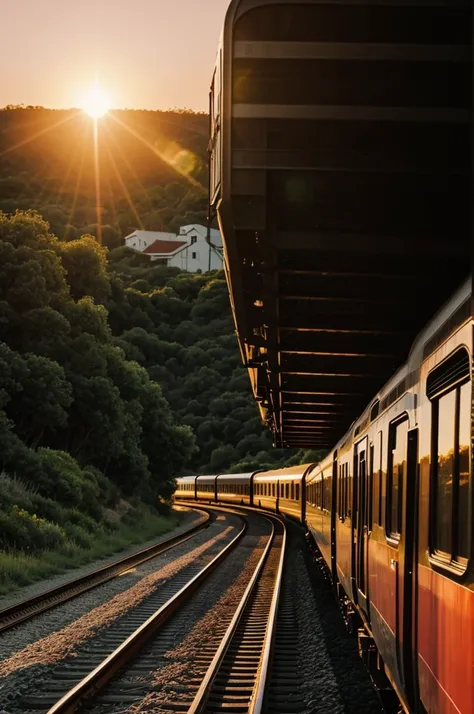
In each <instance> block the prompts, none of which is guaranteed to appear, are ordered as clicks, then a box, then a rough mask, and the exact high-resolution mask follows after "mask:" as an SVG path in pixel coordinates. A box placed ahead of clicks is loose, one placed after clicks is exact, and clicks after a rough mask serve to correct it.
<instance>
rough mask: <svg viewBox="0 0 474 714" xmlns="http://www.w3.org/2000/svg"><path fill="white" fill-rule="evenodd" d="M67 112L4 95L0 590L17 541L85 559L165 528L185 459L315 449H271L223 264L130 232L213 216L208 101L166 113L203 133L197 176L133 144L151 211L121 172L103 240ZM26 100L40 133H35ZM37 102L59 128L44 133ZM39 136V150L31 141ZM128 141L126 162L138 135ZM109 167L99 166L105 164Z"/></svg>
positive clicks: (196, 463)
mask: <svg viewBox="0 0 474 714" xmlns="http://www.w3.org/2000/svg"><path fill="white" fill-rule="evenodd" d="M43 113H44V115H43ZM54 114H55V113H54V112H51V113H50V112H48V111H46V110H38V109H31V110H29V109H9V110H4V111H3V112H0V125H1V126H2V131H1V132H0V142H1V149H2V150H3V151H5V150H7V149H5V147H8V146H9V145H11V143H9V142H11V139H12V136H11V134H12V132H13V128H14V129H15V131H14V132H13V133H14V134H15V136H16V141H17V143H16V146H17V149H16V150H15V151H11V152H8V150H7V154H6V158H5V157H4V158H2V160H1V161H0V169H1V170H0V175H1V178H0V182H3V183H2V187H1V189H0V207H1V209H2V210H1V211H0V473H1V476H0V547H1V549H2V551H3V553H2V555H1V556H0V561H1V560H2V558H3V561H2V562H0V573H2V572H3V575H1V574H0V591H1V588H2V577H4V578H6V582H5V583H4V585H5V586H8V584H9V583H10V582H11V580H12V579H13V581H15V582H18V581H19V580H21V579H22V578H24V577H30V575H28V576H26V575H25V573H26V572H27V571H28V568H26V567H25V563H24V562H23V561H21V565H19V564H18V554H19V553H20V554H23V555H24V556H25V557H27V558H30V560H31V558H32V557H33V556H35V557H36V559H38V557H39V554H42V557H43V555H44V553H49V552H51V551H60V552H61V553H62V554H63V555H64V557H65V558H66V560H67V557H71V554H72V553H74V557H75V559H76V560H77V558H78V552H79V551H80V552H81V553H87V552H89V551H91V549H92V548H93V545H94V544H97V543H103V544H105V545H104V548H105V549H107V548H112V549H113V548H116V547H118V546H119V545H120V544H123V542H126V541H127V539H128V540H130V538H131V535H132V534H133V537H134V538H137V537H140V535H141V537H142V538H144V537H147V536H148V535H149V533H152V532H156V529H157V527H158V524H157V520H156V517H157V514H158V513H161V514H162V515H161V516H160V518H162V520H163V519H165V520H166V518H169V515H168V514H169V511H168V506H167V504H168V503H169V499H170V497H171V495H172V493H173V490H174V478H175V476H176V475H178V474H187V473H209V472H210V473H216V472H218V471H233V472H242V471H247V470H253V469H258V468H268V467H271V466H280V465H286V464H293V463H294V464H297V463H303V462H307V461H309V460H314V459H316V458H318V456H319V455H318V454H315V453H310V452H291V451H284V450H275V449H273V448H272V439H271V434H270V433H269V431H268V430H267V429H266V428H265V427H264V426H263V425H262V423H261V421H260V418H259V415H258V410H257V407H256V405H255V404H254V402H253V399H252V396H251V392H250V384H249V380H248V376H247V372H246V370H245V369H244V368H243V366H242V365H241V361H240V353H239V350H238V347H237V340H236V336H235V331H234V325H233V319H232V315H231V311H230V305H229V299H228V293H227V287H226V283H225V279H224V275H223V273H221V272H213V273H207V274H203V275H198V274H190V273H186V272H180V271H179V270H178V269H176V268H167V267H165V266H162V265H159V264H157V263H153V262H150V259H149V258H148V257H147V256H146V255H143V254H140V253H137V252H135V251H133V250H131V249H129V248H126V247H125V246H124V245H123V244H122V245H121V243H123V235H124V234H125V233H126V232H127V231H129V230H133V229H135V228H136V227H141V226H142V225H143V224H144V223H146V227H153V228H162V227H163V228H166V229H170V230H175V229H178V228H179V226H180V225H181V224H182V222H184V221H187V222H189V221H190V220H195V221H198V220H200V221H201V222H203V220H204V219H203V216H202V211H203V210H204V211H205V209H204V204H205V193H204V199H203V198H202V196H201V194H200V193H199V191H202V189H198V186H199V183H198V182H199V180H203V179H202V176H201V179H199V175H200V171H201V170H202V164H203V162H204V148H203V145H202V136H201V134H199V133H197V134H195V135H194V134H192V132H191V129H189V127H194V128H195V127H196V126H198V125H199V126H200V127H201V128H202V130H204V129H205V126H206V121H205V120H206V117H203V116H201V115H193V114H182V113H177V114H176V115H172V119H173V121H171V119H170V117H169V116H167V121H169V125H170V126H171V125H172V126H173V127H174V128H175V130H176V132H177V133H178V134H179V136H178V135H175V134H173V135H172V138H171V139H169V141H168V145H171V144H173V145H176V146H177V145H178V144H179V145H180V146H184V137H185V136H187V135H188V134H189V133H190V132H191V135H193V136H198V137H199V141H197V144H196V145H194V144H192V143H191V148H189V147H187V148H186V149H184V148H183V149H182V151H184V152H186V151H187V152H188V153H189V154H193V155H195V152H200V153H197V154H196V156H198V157H199V158H198V159H195V160H194V163H193V166H194V175H193V172H192V171H191V173H190V174H189V175H183V173H184V172H183V171H181V169H180V171H181V172H178V173H177V171H176V167H175V168H174V169H172V170H171V169H170V166H169V164H168V163H167V162H164V164H165V165H166V166H167V169H166V170H165V169H163V167H161V169H160V166H159V165H158V166H155V164H156V163H158V158H157V156H156V155H154V154H152V159H151V160H150V157H149V156H148V154H149V153H150V150H149V149H148V154H144V155H143V156H142V155H141V154H140V152H138V154H137V157H136V168H135V180H136V181H137V182H138V183H139V184H140V185H141V188H140V190H141V192H142V193H145V194H146V195H147V197H148V199H147V200H149V203H150V206H151V209H150V210H149V211H146V210H145V204H144V203H140V202H139V201H138V199H137V198H136V196H138V193H136V191H137V192H138V188H137V186H136V185H135V184H134V183H133V181H132V180H131V179H130V180H128V179H127V184H125V180H126V179H125V178H124V179H123V182H124V183H123V185H122V184H120V182H118V183H116V184H113V190H112V188H111V186H112V184H110V186H109V188H110V192H109V193H107V192H105V197H104V201H103V204H104V211H103V214H102V215H103V216H107V220H109V213H108V212H110V216H112V215H113V216H114V217H115V218H114V219H113V220H112V218H110V224H109V225H110V227H111V229H113V231H115V233H114V235H115V236H116V239H114V240H111V241H110V242H109V244H108V245H107V241H106V240H105V226H106V225H107V224H105V225H104V236H103V238H104V240H103V241H102V244H101V242H100V241H99V237H100V236H99V235H98V234H97V231H95V232H94V230H95V228H96V226H94V225H92V226H91V225H90V224H87V223H85V221H86V218H87V211H88V210H89V209H90V210H91V211H92V209H93V202H94V200H95V198H94V196H95V194H94V191H93V190H92V188H91V189H90V192H89V194H88V193H87V191H85V190H83V188H81V184H78V185H79V189H77V185H76V184H77V182H78V181H79V178H78V176H79V174H78V173H77V172H78V169H77V166H76V162H72V164H71V165H70V166H69V170H70V173H71V172H72V173H74V172H75V174H76V175H73V176H71V175H70V174H68V172H67V159H66V157H67V156H68V147H67V143H64V142H66V139H65V137H64V136H63V135H62V134H59V135H58V136H57V140H53V139H52V138H51V134H55V132H56V131H58V127H56V125H55V124H54V121H53V118H54V117H53V115H54ZM132 114H133V113H132ZM137 114H141V113H140V112H138V113H137ZM145 114H151V115H154V114H158V115H160V117H158V118H156V117H148V118H147V121H146V122H144V126H145V125H146V127H148V131H149V133H150V135H151V138H150V137H149V138H150V143H152V144H153V145H156V142H153V141H152V139H153V129H152V128H150V127H153V121H155V122H156V123H157V125H159V124H160V121H161V120H162V119H163V117H161V114H163V113H160V112H148V113H145ZM165 114H166V113H165ZM169 114H170V115H171V113H169ZM30 115H31V117H30V118H31V122H32V123H33V125H34V129H35V135H38V134H39V138H37V139H35V140H34V141H27V142H26V143H22V141H23V142H25V139H24V138H23V139H22V138H21V137H22V131H26V129H25V127H26V126H28V117H29V116H30ZM38 116H40V117H41V118H42V119H43V120H44V121H46V119H45V117H46V118H48V121H49V122H50V123H51V122H52V123H53V125H54V128H53V129H51V130H49V131H46V132H44V133H42V134H41V131H42V130H41V129H40V125H39V124H38V123H37V117H38ZM142 119H143V118H142ZM76 120H77V122H79V121H82V117H81V118H80V119H79V118H77V119H76ZM16 121H18V122H19V127H20V128H18V127H17V126H16ZM56 121H57V120H56ZM71 121H73V120H71ZM129 121H131V120H129ZM137 122H138V119H137ZM63 126H64V123H63V124H60V128H61V131H63ZM194 128H193V131H194ZM30 131H32V127H31V126H30ZM43 131H44V127H43ZM142 131H145V129H144V128H143V129H142ZM155 131H158V130H157V129H155ZM179 132H181V134H180V133H179ZM6 135H7V136H8V135H10V140H9V141H6V139H5V136H6ZM140 135H141V134H140ZM127 136H128V133H127ZM61 137H62V138H61ZM136 141H138V140H136ZM5 142H6V143H5ZM37 142H39V143H40V144H41V143H42V150H41V151H42V153H41V156H43V158H44V157H46V156H47V157H48V158H47V159H46V158H45V160H44V163H41V162H40V161H39V159H38V158H37V157H35V152H36V151H37V150H38V149H37ZM61 142H63V143H62V144H61ZM199 142H201V143H199ZM141 144H142V142H138V145H139V146H141ZM58 145H59V147H60V148H58ZM70 148H71V147H70ZM135 148H136V147H135ZM48 150H50V151H51V154H48ZM71 150H72V149H71ZM121 150H122V152H123V158H124V164H123V165H129V164H130V162H131V161H132V156H134V144H133V141H132V140H130V146H129V147H128V149H127V144H124V145H123V146H122V147H121ZM126 150H128V151H129V154H128V155H127V154H126V153H125V152H126ZM55 152H56V153H55ZM70 156H71V152H70V151H69V157H70ZM145 157H147V160H145ZM7 158H8V162H7V161H6V159H7ZM61 162H62V164H61ZM180 166H181V168H182V167H183V164H181V165H180ZM34 167H36V168H34ZM108 169H110V164H109V165H107V164H106V163H105V164H104V165H103V166H102V167H101V171H102V174H101V177H102V178H101V180H102V181H105V178H104V177H106V176H108V174H107V170H108ZM161 170H163V172H164V175H162V174H161V173H160V171H161ZM166 172H167V173H166ZM79 173H80V172H79ZM109 178H110V176H109ZM190 179H191V183H190ZM137 185H138V184H137ZM125 186H127V187H128V188H127V191H126V194H127V195H125V196H123V195H122V194H121V191H122V190H125ZM114 191H115V193H114ZM198 194H199V195H198ZM179 196H181V198H179ZM186 197H187V198H186ZM71 200H72V201H73V204H69V203H68V201H69V202H70V201H71ZM141 200H142V199H141ZM143 200H144V199H143ZM53 201H54V203H53ZM107 202H109V203H107ZM71 205H72V206H73V208H71ZM53 206H54V207H55V209H54V210H56V211H57V212H56V214H54V211H53V208H52V207H53ZM127 206H128V211H129V212H128V213H127V208H126V207H127ZM79 208H81V210H79ZM132 208H133V209H134V210H135V211H136V212H137V213H139V215H140V216H141V222H138V221H134V214H133V211H132ZM119 209H120V210H119ZM81 211H82V212H81ZM200 211H201V213H200ZM45 216H46V218H48V220H46V218H45ZM80 216H82V218H83V219H84V222H81V220H82V219H80ZM153 216H154V217H155V218H153ZM155 219H156V221H161V222H158V223H153V222H152V221H153V220H155ZM120 221H122V223H121V222H120ZM147 221H149V222H148V223H147ZM71 226H73V227H74V231H75V232H74V235H72V234H71V233H70V227H71ZM110 235H112V233H111V234H110ZM109 237H110V236H109ZM119 238H120V239H119ZM138 523H140V524H144V525H143V528H144V530H142V531H140V528H141V526H140V528H137V524H138ZM160 523H161V525H160V526H159V527H165V526H166V524H164V521H163V522H160ZM167 527H169V526H167ZM127 529H128V530H127ZM12 554H13V555H12ZM5 558H7V559H8V558H10V560H9V561H8V563H6V562H5ZM15 558H16V560H15ZM57 562H58V560H57V557H56V559H55V566H54V567H57ZM14 566H15V567H14ZM29 566H31V567H30V570H31V568H32V567H33V566H32V562H29ZM35 567H36V561H35ZM51 567H52V565H51V562H49V564H48V568H50V569H51ZM40 570H41V568H40ZM53 570H54V568H53ZM28 572H29V571H28ZM12 573H13V574H12Z"/></svg>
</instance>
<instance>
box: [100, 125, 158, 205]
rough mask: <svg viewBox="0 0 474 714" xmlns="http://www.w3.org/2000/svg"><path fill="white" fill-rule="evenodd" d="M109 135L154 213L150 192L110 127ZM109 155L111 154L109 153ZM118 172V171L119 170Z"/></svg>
mask: <svg viewBox="0 0 474 714" xmlns="http://www.w3.org/2000/svg"><path fill="white" fill-rule="evenodd" d="M107 134H108V137H107V138H108V139H110V140H111V141H113V142H114V149H115V150H117V151H118V152H120V156H121V158H122V161H123V162H124V163H125V164H126V167H127V169H128V170H129V171H130V174H131V175H132V177H133V178H134V180H135V183H136V184H137V186H138V187H139V188H140V190H141V192H142V194H143V196H144V197H145V199H146V201H147V203H148V206H149V209H150V211H152V210H153V208H154V206H153V202H152V200H151V198H150V196H149V195H148V191H147V190H146V188H145V187H144V185H143V184H142V182H141V181H140V179H139V178H138V174H137V173H136V171H135V169H134V168H133V166H132V165H131V163H130V161H129V160H128V158H127V157H126V155H125V154H124V151H123V149H122V147H121V146H120V143H119V142H118V141H117V138H116V137H115V136H113V134H112V132H110V130H109V127H107ZM109 153H110V152H109ZM117 170H118V169H117Z"/></svg>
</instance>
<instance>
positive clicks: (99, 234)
mask: <svg viewBox="0 0 474 714" xmlns="http://www.w3.org/2000/svg"><path fill="white" fill-rule="evenodd" d="M94 176H95V206H96V218H97V240H98V242H99V244H100V245H102V223H101V218H102V214H101V208H102V206H101V195H100V156H99V127H98V126H97V122H96V121H95V122H94Z"/></svg>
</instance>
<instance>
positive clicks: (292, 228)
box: [210, 0, 472, 448]
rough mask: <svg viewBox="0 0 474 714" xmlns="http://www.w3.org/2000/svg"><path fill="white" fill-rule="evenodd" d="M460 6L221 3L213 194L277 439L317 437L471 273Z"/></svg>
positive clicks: (254, 374) (388, 367)
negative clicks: (223, 18)
mask: <svg viewBox="0 0 474 714" xmlns="http://www.w3.org/2000/svg"><path fill="white" fill-rule="evenodd" d="M470 12H471V11H470V4H469V2H455V3H453V2H450V3H444V2H434V1H433V2H432V3H428V2H423V3H421V2H409V1H405V2H404V1H402V0H400V2H396V0H393V2H382V0H379V1H377V2H376V1H375V0H373V1H372V2H371V1H370V0H369V2H364V3H358V2H356V1H349V0H347V2H343V1H340V2H329V1H328V2H325V3H322V2H319V1H316V0H313V1H311V0H306V1H305V2H301V3H299V2H286V3H285V2H281V1H280V2H273V0H240V1H237V0H234V2H232V3H231V5H230V8H229V11H228V14H227V17H226V21H225V26H224V32H223V40H222V45H221V47H220V50H219V54H218V61H217V66H216V72H215V75H214V80H213V84H212V89H211V144H210V146H211V207H212V208H213V209H214V210H215V212H216V213H217V217H218V220H219V224H220V227H221V231H222V235H223V240H224V246H225V269H226V275H227V280H228V285H229V290H230V296H231V303H232V309H233V313H234V318H235V324H236V329H237V335H238V339H239V344H240V348H241V353H242V358H243V360H244V363H245V365H246V366H247V368H248V370H249V375H250V380H251V384H252V389H253V392H254V395H255V398H256V400H257V402H258V404H259V407H260V411H261V415H262V419H264V420H265V421H266V422H267V423H268V424H269V426H270V427H271V428H272V429H273V432H274V435H275V444H276V445H277V446H279V447H294V448H298V447H312V448H319V447H321V448H325V447H328V448H329V447H331V445H333V444H334V443H335V442H336V441H337V439H338V438H339V437H340V436H341V435H342V434H343V433H344V431H345V430H346V429H347V428H348V427H349V425H350V424H351V422H352V421H353V420H354V419H355V418H356V417H357V416H358V414H359V413H360V412H361V411H362V410H363V408H364V407H365V406H366V405H367V404H368V403H369V402H370V400H371V399H372V398H373V397H374V396H375V395H376V392H377V390H378V389H379V388H380V387H381V386H382V385H383V384H384V383H385V382H386V381H387V380H388V379H389V378H390V376H391V375H392V374H393V372H394V371H395V370H396V369H397V368H398V367H399V366H400V364H402V363H403V361H404V360H405V359H406V357H407V354H408V351H409V349H410V345H411V343H412V341H413V339H414V337H415V336H416V334H417V332H418V331H419V330H420V329H421V328H422V326H423V324H424V323H425V322H426V321H427V320H428V319H429V318H430V317H431V316H432V315H433V314H434V312H435V311H436V310H437V309H438V308H439V307H440V306H441V305H442V304H443V302H444V301H445V300H447V299H448V298H449V296H450V294H451V293H452V292H453V291H454V290H455V289H456V288H457V286H458V285H459V284H460V282H461V281H462V280H463V279H464V278H465V277H466V276H467V275H468V274H469V272H470V269H471V265H470V251H471V207H470V204H471V149H470V137H471V130H472V125H471V110H472V107H471V103H472V48H471V32H472V26H471V15H470Z"/></svg>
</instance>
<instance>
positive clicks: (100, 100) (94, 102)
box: [81, 85, 110, 119]
mask: <svg viewBox="0 0 474 714" xmlns="http://www.w3.org/2000/svg"><path fill="white" fill-rule="evenodd" d="M81 107H82V109H83V110H84V111H85V112H86V114H88V115H89V116H90V117H92V119H100V118H101V117H103V116H104V115H105V114H107V112H108V111H109V109H110V105H109V98H108V96H107V94H106V93H105V92H104V90H103V89H102V87H99V86H98V85H96V86H95V87H91V89H89V91H88V92H86V93H85V94H84V96H83V99H82V102H81Z"/></svg>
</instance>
